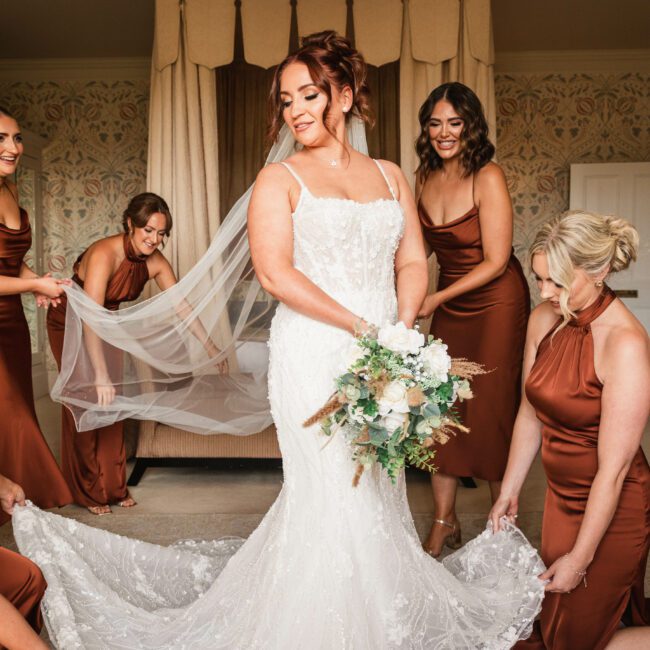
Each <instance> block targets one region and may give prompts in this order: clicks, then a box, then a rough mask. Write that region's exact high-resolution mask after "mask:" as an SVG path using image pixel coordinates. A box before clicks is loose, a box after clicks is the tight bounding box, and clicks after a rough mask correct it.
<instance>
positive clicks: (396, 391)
mask: <svg viewBox="0 0 650 650" xmlns="http://www.w3.org/2000/svg"><path fill="white" fill-rule="evenodd" d="M377 405H378V406H379V414H380V415H388V413H390V412H391V411H395V412H396V413H408V412H409V402H408V396H407V394H406V386H404V385H403V384H401V383H400V382H399V381H391V382H390V384H388V385H387V386H386V388H384V392H383V393H382V395H381V397H380V399H379V401H378V402H377Z"/></svg>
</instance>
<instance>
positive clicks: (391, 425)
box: [380, 412, 406, 433]
mask: <svg viewBox="0 0 650 650" xmlns="http://www.w3.org/2000/svg"><path fill="white" fill-rule="evenodd" d="M380 422H381V424H382V425H383V426H385V427H386V430H387V431H388V432H389V433H394V431H395V429H397V427H402V426H404V425H405V422H406V415H405V414H404V413H395V412H392V413H389V414H388V415H385V416H384V417H383V418H381V420H380Z"/></svg>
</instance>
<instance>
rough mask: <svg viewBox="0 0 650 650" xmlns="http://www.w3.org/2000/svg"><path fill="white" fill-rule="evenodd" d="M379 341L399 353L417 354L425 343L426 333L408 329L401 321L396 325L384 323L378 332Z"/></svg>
mask: <svg viewBox="0 0 650 650" xmlns="http://www.w3.org/2000/svg"><path fill="white" fill-rule="evenodd" d="M377 341H378V342H379V345H383V346H384V347H385V348H388V349H389V350H392V351H393V352H397V353H398V354H417V353H418V350H419V349H420V348H421V347H422V346H423V345H424V334H421V333H420V332H418V331H417V330H410V329H408V328H407V327H406V325H404V323H403V322H402V321H400V322H399V323H396V324H395V325H390V324H388V325H384V326H383V327H382V328H381V329H380V330H379V333H378V334H377Z"/></svg>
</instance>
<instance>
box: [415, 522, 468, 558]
mask: <svg viewBox="0 0 650 650" xmlns="http://www.w3.org/2000/svg"><path fill="white" fill-rule="evenodd" d="M433 523H434V524H440V525H441V526H446V527H447V528H451V532H450V533H448V534H447V535H445V538H444V540H443V542H442V546H441V547H440V550H439V551H438V552H437V553H434V552H433V549H432V548H429V547H428V546H427V545H426V544H422V550H423V551H424V552H425V553H426V554H427V555H430V556H431V557H432V558H434V559H436V560H437V559H438V557H440V553H442V549H443V548H444V547H445V546H448V547H449V548H450V549H451V550H452V551H457V550H458V549H459V548H460V547H461V546H462V541H461V534H460V523H459V522H457V521H456V522H454V523H451V522H449V521H445V520H444V519H434V520H433Z"/></svg>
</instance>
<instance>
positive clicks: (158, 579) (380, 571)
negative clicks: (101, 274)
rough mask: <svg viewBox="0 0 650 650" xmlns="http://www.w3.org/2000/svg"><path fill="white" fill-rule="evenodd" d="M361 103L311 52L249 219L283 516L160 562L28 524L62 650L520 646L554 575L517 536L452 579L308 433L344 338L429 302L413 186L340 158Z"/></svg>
mask: <svg viewBox="0 0 650 650" xmlns="http://www.w3.org/2000/svg"><path fill="white" fill-rule="evenodd" d="M367 101H368V89H367V86H366V83H365V64H364V61H363V58H362V57H361V55H360V54H359V53H358V52H357V51H355V50H354V49H353V48H352V47H351V46H350V44H349V42H348V41H347V40H345V39H343V38H342V37H340V36H338V35H337V34H335V33H334V32H323V33H320V34H315V35H313V36H311V37H307V38H306V39H305V40H304V42H303V46H302V47H301V49H300V50H299V51H298V52H297V53H295V54H293V55H291V56H289V57H288V58H287V59H286V60H285V61H284V62H283V63H282V64H281V65H280V66H279V68H278V70H277V72H276V75H275V79H274V83H273V88H272V92H271V102H272V105H273V108H274V110H275V115H274V117H273V120H272V125H271V135H272V136H273V137H277V135H278V132H279V129H280V125H281V123H282V122H285V123H286V124H287V125H288V128H289V129H290V132H291V134H292V135H293V137H294V138H295V140H296V142H297V143H299V144H300V145H302V146H303V148H302V150H301V151H299V152H297V153H294V154H293V155H291V156H290V157H289V158H288V159H286V161H284V162H283V163H278V164H271V165H268V166H267V167H266V168H265V169H263V170H262V171H261V172H260V174H259V176H258V179H257V182H256V184H255V188H254V191H253V195H252V198H251V201H250V207H249V211H248V227H249V236H250V247H251V254H252V259H253V263H254V266H255V271H256V273H257V276H258V278H259V280H260V282H261V283H262V285H263V286H264V288H266V289H267V291H269V292H270V293H271V294H273V295H274V296H276V297H277V298H278V299H279V301H280V302H281V304H280V306H279V307H278V309H277V312H276V315H275V317H274V320H273V323H272V327H271V333H270V344H269V345H270V367H269V397H270V403H271V411H272V415H273V419H274V421H275V423H276V426H277V431H278V439H279V442H280V447H281V449H282V455H283V467H284V485H283V487H282V491H281V493H280V495H279V496H278V499H277V501H276V502H275V503H274V504H273V506H272V507H271V509H270V510H269V512H268V514H267V515H266V517H265V518H264V519H263V521H262V523H261V524H260V526H259V527H258V528H257V530H255V532H254V533H253V534H252V535H251V536H250V537H249V539H248V540H246V541H245V542H244V541H241V540H232V539H230V540H220V541H216V542H195V543H191V542H187V543H182V544H179V545H176V546H173V547H169V548H165V547H159V546H155V545H152V544H147V543H144V542H140V541H135V540H130V539H127V538H123V537H120V536H117V535H113V534H111V533H108V532H105V531H101V530H96V529H94V528H90V527H87V526H84V525H81V524H78V523H76V522H74V521H72V520H70V519H66V518H63V517H59V516H56V515H53V514H50V513H44V512H42V511H40V510H38V509H36V508H34V507H33V506H27V507H25V508H19V509H17V513H16V514H15V515H14V530H15V535H16V539H17V541H18V544H19V547H20V550H21V551H22V552H23V553H24V554H25V555H27V556H29V557H30V558H31V559H33V560H34V561H35V562H37V563H38V564H39V566H40V567H41V569H42V570H43V573H44V574H45V576H46V579H47V582H48V585H49V586H48V590H47V593H46V596H45V600H44V613H45V619H46V624H47V626H48V629H49V632H50V636H51V639H52V641H53V643H54V644H55V645H56V647H57V648H65V649H66V650H69V649H70V648H128V649H136V648H138V649H156V650H158V649H160V648H179V649H180V648H187V649H190V648H191V649H192V650H197V649H212V648H228V649H236V648H270V649H280V648H281V649H289V648H301V649H302V648H310V649H324V650H329V649H334V648H336V649H339V648H346V649H354V650H364V649H365V650H377V649H382V648H386V649H387V648H398V647H400V648H428V649H457V648H458V649H460V648H490V649H497V648H499V649H500V648H509V647H511V646H512V645H513V644H514V643H515V642H516V641H517V640H518V639H520V638H525V637H526V636H527V635H528V634H529V632H530V628H531V624H532V621H533V619H534V617H535V615H536V613H537V612H538V610H539V608H540V605H541V601H542V598H543V585H542V583H541V582H540V581H539V579H538V578H537V575H538V574H539V573H541V572H542V571H543V565H542V564H541V561H540V560H539V558H538V556H537V554H536V552H535V551H534V549H533V548H532V547H531V546H530V545H529V544H528V543H527V541H526V540H525V539H524V537H523V535H521V533H520V532H519V531H518V530H517V529H516V528H515V527H514V526H512V525H510V524H508V523H507V522H505V521H504V525H503V526H502V530H500V532H498V533H496V534H494V535H493V534H492V533H491V532H490V531H486V532H484V533H483V534H482V535H481V536H479V537H478V538H477V539H475V540H473V541H472V542H470V543H469V544H467V545H466V546H465V547H464V548H463V549H461V550H460V551H458V552H457V553H455V554H454V555H452V556H450V557H449V558H447V559H446V560H445V561H444V562H443V563H442V564H441V563H439V562H437V561H435V560H434V559H432V558H430V557H429V556H428V555H426V554H425V553H424V552H423V551H422V549H421V546H420V542H419V540H418V537H417V534H416V531H415V528H414V525H413V521H412V518H411V516H410V513H409V508H408V504H407V500H406V490H405V484H404V479H403V477H402V478H401V479H400V480H399V482H398V484H397V485H393V484H392V483H391V482H390V480H389V479H388V478H387V476H385V475H384V474H383V473H382V472H380V471H379V470H377V469H376V468H375V469H374V470H372V471H370V472H366V473H365V474H364V476H363V477H362V480H361V482H360V484H359V486H358V487H357V488H353V487H352V485H351V479H352V476H353V474H354V465H353V462H352V460H351V459H350V452H349V450H348V448H347V446H346V443H345V441H344V438H343V436H334V437H333V438H332V439H331V442H330V444H328V445H326V446H324V444H323V438H322V437H321V436H320V434H319V430H318V426H313V427H311V428H309V429H304V428H303V427H302V424H301V423H302V422H303V421H304V420H305V419H306V418H307V417H308V416H310V415H311V414H312V413H313V412H314V411H315V410H317V409H318V408H319V407H320V406H321V405H322V404H323V403H324V401H325V400H326V399H327V397H328V396H329V395H330V394H331V392H332V389H333V378H334V377H335V376H336V375H337V374H339V373H340V372H341V371H342V370H344V368H345V366H346V353H347V351H348V350H349V349H350V347H351V343H352V341H353V337H352V335H353V334H358V333H361V332H364V331H366V330H367V329H368V327H370V325H371V324H382V323H384V322H386V321H395V320H396V319H400V320H402V321H404V322H405V323H406V324H407V325H408V326H412V324H413V321H414V318H415V316H416V314H417V311H418V308H419V306H420V304H421V302H422V299H423V297H424V295H425V292H426V281H427V275H426V261H425V254H424V249H423V245H422V241H421V235H420V227H419V224H418V218H417V214H416V210H415V204H414V201H413V198H412V195H411V192H410V190H409V188H408V185H407V182H406V180H405V178H404V176H403V175H402V173H401V171H400V170H399V168H398V167H397V166H396V165H393V164H391V163H388V162H385V161H375V160H372V159H370V158H369V157H368V156H366V155H363V154H362V153H360V152H359V151H356V150H354V149H353V148H352V147H351V146H350V143H349V141H348V139H347V135H346V124H347V123H348V122H349V121H350V120H351V116H355V117H356V118H358V117H364V116H365V115H366V113H367ZM361 128H363V127H362V125H361ZM396 289H397V290H396Z"/></svg>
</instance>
